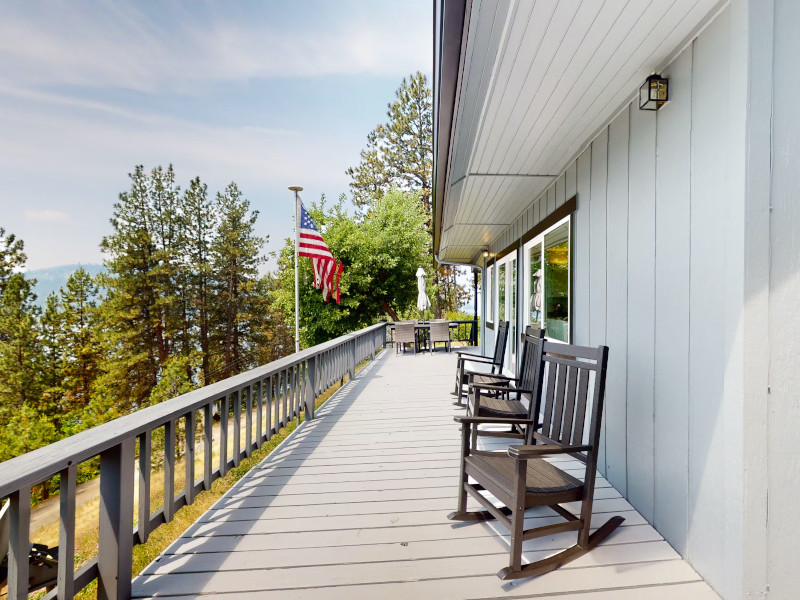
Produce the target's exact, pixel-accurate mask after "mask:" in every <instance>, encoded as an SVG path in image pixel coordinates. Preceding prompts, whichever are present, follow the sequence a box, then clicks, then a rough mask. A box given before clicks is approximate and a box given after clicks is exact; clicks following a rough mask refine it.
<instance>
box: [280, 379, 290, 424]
mask: <svg viewBox="0 0 800 600" xmlns="http://www.w3.org/2000/svg"><path fill="white" fill-rule="evenodd" d="M281 379H282V380H283V383H282V387H281V396H282V400H281V403H282V404H283V415H282V416H281V427H286V426H287V425H288V424H289V370H288V369H287V370H286V371H284V372H283V377H282V378H281Z"/></svg>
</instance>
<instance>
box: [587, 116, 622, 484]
mask: <svg viewBox="0 0 800 600" xmlns="http://www.w3.org/2000/svg"><path fill="white" fill-rule="evenodd" d="M628 115H629V111H628V110H625V111H623V112H622V114H620V115H619V116H618V117H617V118H616V119H614V121H613V122H612V123H611V125H610V126H609V128H608V182H607V188H606V190H607V199H606V202H607V214H606V224H607V225H606V227H607V240H606V269H607V277H606V279H607V282H608V289H607V291H606V321H605V325H606V336H605V340H606V342H605V343H606V344H608V347H609V352H608V376H607V379H606V388H607V392H606V398H607V400H606V408H605V417H606V473H607V475H606V476H607V478H608V480H609V481H610V482H612V484H613V485H614V487H615V488H617V489H618V490H619V491H620V492H621V493H622V494H626V492H627V488H628V476H627V473H628V471H627V461H626V454H627V450H626V448H627V445H628V442H627V438H628V435H627V422H628V418H627V409H626V405H627V404H628V402H629V401H626V398H627V392H626V389H627V382H626V377H625V365H626V362H627V356H628V349H627V348H628V344H627V332H628V285H627V283H628V233H629V232H628V137H629V133H628V129H629V128H628V119H629V116H628ZM598 250H599V248H598ZM592 344H593V345H594V344H595V342H594V341H593V342H592Z"/></svg>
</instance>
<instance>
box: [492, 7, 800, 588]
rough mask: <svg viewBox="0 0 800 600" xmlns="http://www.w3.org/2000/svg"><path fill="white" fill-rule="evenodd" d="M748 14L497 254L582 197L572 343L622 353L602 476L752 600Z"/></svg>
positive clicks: (698, 47) (553, 190)
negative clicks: (744, 84) (746, 509)
mask: <svg viewBox="0 0 800 600" xmlns="http://www.w3.org/2000/svg"><path fill="white" fill-rule="evenodd" d="M739 4H741V3H739ZM737 11H738V12H741V8H740V7H739V6H731V7H729V8H728V9H726V10H725V11H723V12H722V13H721V14H720V15H719V16H718V17H717V18H716V19H715V20H714V21H713V22H712V23H711V24H710V25H709V26H708V27H707V28H706V29H705V30H704V31H702V32H701V33H700V35H699V37H698V38H697V39H695V40H694V41H693V42H692V43H691V44H690V45H689V46H688V47H686V48H685V49H684V50H683V51H682V52H681V53H680V54H679V55H678V56H677V57H676V58H675V59H674V60H673V61H672V63H671V64H670V65H669V66H668V67H666V68H664V70H663V73H664V74H665V75H667V76H668V77H669V78H670V84H671V85H670V96H671V101H670V103H669V104H668V105H666V106H665V107H664V108H662V109H661V110H660V111H658V112H657V113H652V112H645V111H640V110H639V109H638V105H637V104H636V102H633V103H631V104H630V105H628V106H626V107H624V108H623V110H622V111H621V112H620V113H619V114H618V115H617V116H616V117H615V118H614V119H613V120H612V121H611V122H610V123H609V124H608V126H607V127H605V128H604V129H603V130H602V131H601V132H600V133H599V135H597V137H596V138H595V139H594V140H592V142H591V144H589V145H588V147H587V148H586V149H585V150H584V151H583V152H582V153H581V154H580V155H579V156H578V157H577V159H576V160H575V161H574V162H572V163H571V164H570V165H568V167H567V168H566V169H565V170H564V173H563V174H562V175H561V176H560V177H559V178H557V180H556V181H555V182H554V183H553V184H552V186H551V187H550V188H549V189H548V190H547V191H546V192H545V193H543V194H542V195H541V196H540V197H538V198H536V199H535V200H533V201H532V202H531V200H530V199H520V211H521V212H520V217H519V218H518V219H517V221H516V222H515V223H514V224H512V225H511V226H510V227H509V228H508V229H507V230H506V231H505V232H504V233H503V234H502V235H500V236H499V237H498V239H497V240H495V241H494V242H493V244H492V246H491V251H492V252H499V251H500V250H502V249H504V248H506V247H508V246H509V245H510V244H512V243H513V242H514V241H515V240H517V239H519V238H520V236H521V235H523V234H524V233H525V231H526V230H527V229H530V228H531V227H532V226H533V225H535V224H536V223H537V222H539V221H540V220H541V219H543V218H544V217H546V216H547V215H548V214H550V213H551V212H552V211H553V210H555V208H556V207H557V206H559V205H560V203H563V201H564V199H565V198H568V197H570V195H571V194H570V193H568V191H567V190H568V189H569V190H570V191H572V190H574V191H575V192H576V193H577V207H578V208H577V212H576V213H575V214H574V222H573V232H574V239H573V256H572V260H573V305H572V319H573V326H572V327H573V335H574V341H575V342H576V343H579V344H591V345H597V344H601V343H604V344H607V345H608V346H609V347H610V356H609V375H608V381H607V400H606V401H607V408H606V413H605V424H604V431H603V446H604V447H603V452H602V456H601V464H600V469H601V471H602V472H603V473H604V474H605V476H606V477H607V478H608V479H609V481H610V482H611V483H612V484H613V485H614V486H615V487H616V488H617V489H618V490H619V491H620V492H621V493H623V494H624V495H625V496H626V497H627V498H628V500H629V501H630V502H631V504H633V505H634V506H635V507H636V508H637V510H639V511H640V512H641V513H642V515H644V516H645V518H647V519H648V520H649V521H650V522H651V523H653V525H654V526H655V527H656V528H657V529H658V530H659V532H661V534H662V535H664V537H665V538H666V539H667V540H668V541H669V542H670V543H671V544H672V545H673V546H674V547H675V548H676V549H677V550H678V551H679V552H680V553H681V554H682V555H683V556H685V557H687V558H688V559H689V560H690V561H691V562H692V564H693V565H694V566H695V568H697V569H698V571H699V572H700V573H701V574H702V575H703V576H704V577H705V578H706V579H707V580H708V581H709V582H710V583H711V584H712V585H713V586H714V587H715V588H716V589H717V590H718V591H719V592H720V593H721V594H722V595H723V596H724V597H726V598H737V597H740V596H741V570H742V558H741V552H740V549H741V545H742V516H743V508H742V502H741V499H742V496H743V491H742V485H743V484H742V478H743V468H742V459H741V447H742V433H743V427H742V424H741V418H742V416H741V415H742V398H743V391H742V377H743V375H742V368H743V366H742V348H743V338H742V335H741V328H742V325H741V320H742V311H743V307H744V283H743V279H744V246H743V241H742V240H743V236H744V234H743V223H744V202H743V196H744V195H743V192H742V191H741V190H734V189H731V184H730V183H729V180H730V179H731V177H732V175H735V173H731V169H733V168H734V167H733V165H734V164H736V163H735V160H734V158H733V154H734V152H739V153H743V145H744V144H743V140H742V143H741V144H739V145H737V144H738V142H739V141H740V140H739V137H738V135H739V130H740V129H741V130H742V131H743V130H744V126H743V124H741V123H743V121H744V116H743V114H742V113H741V108H742V107H743V106H744V101H743V99H744V93H743V92H742V93H741V94H740V95H736V94H735V93H734V94H732V93H731V90H737V93H738V90H739V88H738V87H737V86H734V85H733V83H735V81H738V80H740V79H741V78H742V77H743V76H744V75H743V74H744V73H746V65H745V64H741V65H739V64H737V63H736V62H735V61H734V59H733V58H734V57H735V56H736V52H737V51H738V47H737V48H733V47H732V45H741V44H744V42H741V41H738V40H739V37H740V36H739V34H738V32H737V29H736V27H735V26H734V22H735V20H736V19H738V17H737V14H738V13H737ZM795 22H796V21H795ZM798 55H800V53H796V54H795V55H794V56H795V57H796V56H798ZM787 78H789V79H796V78H792V77H790V76H788V75H787ZM795 91H797V90H795ZM740 96H741V97H740ZM788 112H789V111H787V113H788ZM786 118H787V119H788V118H791V119H794V120H797V119H798V117H797V116H796V113H791V115H790V116H789V115H787V116H786ZM797 130H798V129H797V128H796V129H795V131H797ZM796 139H797V138H795V142H794V143H796ZM731 146H734V150H731ZM787 170H788V168H787ZM796 172H797V169H796V165H795V171H794V173H796ZM789 178H790V179H791V178H794V179H793V180H792V181H791V185H793V186H795V188H794V189H795V191H796V190H797V186H798V181H799V180H798V178H797V176H796V174H792V175H791V177H789ZM734 180H735V178H734ZM795 196H796V194H795ZM787 210H789V209H788V208H787ZM791 210H792V211H796V210H797V208H796V207H792V208H791ZM796 260H797V255H796V254H795V255H794V256H793V261H796ZM520 264H521V263H520ZM797 266H798V265H795V264H794V263H792V265H791V269H794V268H796V267H797ZM520 279H521V278H520ZM795 297H800V294H797V295H796V296H795ZM782 306H786V305H785V304H782ZM794 319H795V321H797V313H796V314H795V316H794ZM487 341H488V338H487ZM795 422H800V420H797V421H795ZM798 480H800V477H798ZM798 492H800V490H798ZM797 497H800V493H798V496H797ZM737 548H738V549H739V550H737Z"/></svg>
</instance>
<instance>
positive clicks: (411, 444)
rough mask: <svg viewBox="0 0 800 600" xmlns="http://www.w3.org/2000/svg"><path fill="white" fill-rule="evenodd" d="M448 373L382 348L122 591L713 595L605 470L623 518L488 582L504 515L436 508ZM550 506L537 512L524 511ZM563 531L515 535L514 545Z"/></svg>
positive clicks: (446, 496)
mask: <svg viewBox="0 0 800 600" xmlns="http://www.w3.org/2000/svg"><path fill="white" fill-rule="evenodd" d="M454 372H455V358H454V356H452V355H447V354H445V353H441V354H436V355H434V356H430V355H427V354H426V355H417V356H412V355H406V356H400V357H396V356H395V355H394V352H393V351H391V352H383V353H382V354H381V355H380V356H379V358H378V360H376V361H375V362H373V363H371V364H370V365H369V366H367V368H365V369H364V370H363V371H361V373H360V374H359V376H358V377H357V378H356V380H355V381H353V382H351V383H350V384H348V385H347V386H346V387H345V388H344V390H343V391H341V392H340V393H339V394H337V395H336V396H334V397H333V398H332V399H331V400H329V401H328V402H327V403H326V404H325V406H324V408H323V409H322V410H320V411H319V412H318V413H317V414H318V419H316V420H315V421H314V422H312V423H309V424H306V425H304V426H302V427H301V428H299V429H298V431H297V432H296V433H295V435H293V436H292V437H291V438H289V439H288V440H286V442H285V443H284V444H283V446H281V447H280V448H279V449H278V450H276V451H275V452H273V454H272V455H271V456H270V457H268V458H267V459H266V460H265V461H264V462H263V463H262V464H261V465H259V467H257V468H255V469H253V470H252V471H251V472H250V473H249V474H248V475H247V476H246V477H245V478H243V479H242V480H241V481H240V482H239V483H238V484H237V485H236V486H235V487H234V488H232V489H231V490H230V492H229V493H228V494H227V495H226V496H225V497H223V498H222V499H221V500H220V501H219V502H218V503H217V504H216V505H215V506H214V507H212V508H211V509H210V510H209V511H208V512H207V513H206V514H204V515H203V517H202V518H201V519H200V520H199V521H198V522H197V523H195V524H194V525H193V526H192V527H190V528H189V529H188V530H187V531H186V532H185V534H184V536H183V537H181V538H180V539H179V540H178V541H176V542H175V543H174V544H173V545H172V546H170V548H168V549H167V550H166V552H165V553H164V554H163V555H162V556H161V557H159V559H157V560H156V561H155V562H154V563H153V564H151V565H149V566H148V567H147V568H146V569H145V570H144V572H143V575H142V576H140V577H138V578H136V579H135V580H134V585H133V594H134V597H137V598H150V597H162V598H172V597H175V598H177V597H180V598H183V599H185V598H190V597H195V596H203V597H204V598H209V597H212V598H213V597H220V598H226V599H228V600H236V599H245V598H247V599H255V600H258V599H272V598H281V599H290V598H297V599H312V598H313V599H314V600H325V599H330V598H337V599H339V598H341V599H347V600H358V599H369V600H374V599H389V598H403V599H406V598H409V599H414V600H424V599H428V598H432V599H436V600H443V599H450V598H452V599H457V598H540V599H541V598H545V599H548V598H569V599H574V600H590V599H592V600H612V599H613V600H634V599H635V600H667V599H669V600H676V599H682V598H686V599H691V600H708V599H716V598H718V596H717V595H716V594H715V593H714V592H713V591H712V590H711V589H710V588H709V587H708V586H707V585H706V584H705V583H704V582H703V581H702V579H701V578H700V577H699V576H698V574H697V573H696V572H695V571H694V570H693V569H692V568H691V567H690V566H689V564H688V563H686V562H685V561H683V560H681V558H680V557H679V556H678V555H677V554H676V553H675V551H674V550H673V549H672V548H671V547H670V546H669V544H667V543H666V542H665V541H664V540H663V539H662V538H661V536H660V535H659V534H658V533H657V532H656V531H655V530H654V529H653V528H652V527H650V525H648V524H647V522H646V521H645V520H644V519H643V518H642V517H641V516H640V515H639V514H638V513H637V512H636V511H635V510H633V508H632V507H631V506H630V505H629V504H628V503H627V502H626V501H625V500H624V499H623V498H621V497H620V494H619V493H618V492H617V491H616V490H615V489H614V488H612V487H611V486H610V485H609V484H608V482H607V481H605V479H602V478H601V479H600V480H599V482H598V489H597V492H596V498H597V499H598V500H597V501H596V502H595V512H596V513H604V514H602V515H600V516H599V517H598V520H600V518H602V519H603V520H605V519H606V518H608V516H609V515H610V514H614V513H617V514H621V515H623V516H624V517H625V523H624V524H623V526H622V527H621V528H620V529H619V530H617V532H615V533H614V534H613V535H612V537H610V538H609V539H608V540H607V541H606V542H605V543H604V544H603V545H601V546H600V547H599V548H597V549H596V550H594V551H593V552H590V553H589V554H588V555H586V556H584V557H582V558H581V559H579V560H577V561H575V562H573V563H571V564H570V565H568V566H566V567H564V568H562V569H560V570H558V571H555V572H553V573H549V574H547V575H544V576H542V577H539V578H535V579H528V580H522V581H516V582H511V583H503V582H502V581H500V580H499V579H498V578H497V577H496V575H495V573H496V572H497V571H498V570H499V569H500V568H502V567H504V566H505V565H506V562H507V548H508V537H507V535H506V532H505V531H504V530H503V529H502V527H498V526H496V525H492V524H486V523H469V524H454V523H452V522H450V521H448V520H447V519H446V515H447V513H448V512H450V511H452V510H453V509H454V508H455V495H456V489H457V477H458V472H457V471H458V467H457V465H458V451H459V431H458V425H456V424H455V423H454V422H453V415H454V414H456V413H457V411H458V410H459V409H457V408H456V407H454V406H452V404H451V401H452V397H451V396H450V394H449V392H450V391H451V385H452V381H453V374H454ZM498 442H502V440H498ZM552 514H553V513H551V512H550V511H549V509H533V510H530V511H529V513H528V515H529V516H528V518H529V519H537V520H540V521H541V522H543V523H544V522H546V521H545V520H546V519H549V518H551V516H550V515H552ZM574 535H575V534H572V533H571V534H562V535H559V536H554V537H550V538H542V539H538V540H531V541H529V542H526V546H525V547H526V557H527V558H528V559H535V558H539V557H541V556H544V555H547V554H550V553H552V552H554V551H556V550H558V549H561V548H563V547H566V546H567V545H570V544H571V543H572V542H573V539H574Z"/></svg>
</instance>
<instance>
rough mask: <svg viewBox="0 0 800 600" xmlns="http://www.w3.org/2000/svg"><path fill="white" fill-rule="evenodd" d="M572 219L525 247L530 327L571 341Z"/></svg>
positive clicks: (561, 222) (527, 320)
mask: <svg viewBox="0 0 800 600" xmlns="http://www.w3.org/2000/svg"><path fill="white" fill-rule="evenodd" d="M570 226H571V221H570V217H565V218H564V219H562V220H561V221H559V222H558V223H556V224H555V225H553V226H552V227H550V228H549V229H548V230H546V231H544V232H543V233H542V234H541V235H539V236H537V237H535V238H534V239H532V240H531V241H529V242H528V243H527V244H525V251H524V253H523V256H524V258H525V273H526V278H525V282H524V284H525V302H526V305H527V306H526V307H524V308H525V310H524V319H525V324H526V325H534V326H536V325H537V324H538V325H539V326H540V327H543V328H544V329H545V334H546V335H547V337H549V338H551V339H554V340H560V341H562V342H569V341H570V337H571V332H570V315H571V309H572V298H571V294H572V289H571V286H572V283H571V269H572V257H571V254H570V235H571V229H570Z"/></svg>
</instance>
